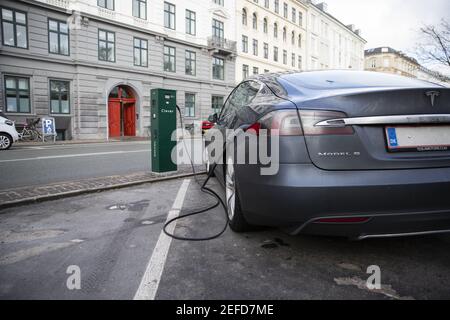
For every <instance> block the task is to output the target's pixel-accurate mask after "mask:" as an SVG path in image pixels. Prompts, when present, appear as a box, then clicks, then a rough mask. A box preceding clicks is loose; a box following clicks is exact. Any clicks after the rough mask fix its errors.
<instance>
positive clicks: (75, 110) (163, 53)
mask: <svg viewBox="0 0 450 320" xmlns="http://www.w3.org/2000/svg"><path fill="white" fill-rule="evenodd" d="M229 2H230V3H228V4H227V6H224V2H223V0H212V1H208V5H207V6H205V1H203V0H192V1H189V2H185V1H181V0H170V1H163V0H152V1H148V0H77V1H72V0H20V1H9V0H5V1H2V2H1V4H0V10H1V13H0V14H1V29H2V32H1V33H0V34H1V40H0V73H1V77H0V82H1V84H0V109H1V110H2V111H3V112H4V113H5V114H6V115H7V116H8V117H9V118H11V119H13V120H16V121H18V122H25V120H26V119H27V118H33V117H43V116H52V117H54V118H55V119H56V127H57V131H58V133H59V135H60V137H61V138H64V139H110V138H120V137H122V136H143V137H145V136H148V134H149V126H150V90H151V89H153V88H166V89H174V90H177V102H178V104H179V105H180V107H181V108H182V109H183V112H184V115H185V117H186V122H190V121H194V120H199V119H204V118H206V117H207V116H208V115H210V114H212V113H213V112H214V111H216V110H218V109H219V108H220V107H221V105H222V102H223V100H224V99H225V98H226V96H227V95H228V94H229V92H230V91H231V90H232V88H233V87H234V85H235V69H234V67H235V55H236V44H235V42H234V41H233V40H232V39H233V38H234V35H235V21H234V17H233V14H234V11H235V9H234V6H233V2H232V1H229Z"/></svg>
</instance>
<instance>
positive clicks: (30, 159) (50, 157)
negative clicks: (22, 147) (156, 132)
mask: <svg viewBox="0 0 450 320" xmlns="http://www.w3.org/2000/svg"><path fill="white" fill-rule="evenodd" d="M141 152H150V149H142V150H131V151H109V152H96V153H79V154H64V155H58V156H46V157H34V158H22V159H8V160H0V163H3V162H18V161H32V160H49V159H63V158H77V157H94V156H104V155H109V154H123V153H141Z"/></svg>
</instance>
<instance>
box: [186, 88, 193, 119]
mask: <svg viewBox="0 0 450 320" xmlns="http://www.w3.org/2000/svg"><path fill="white" fill-rule="evenodd" d="M184 110H185V111H184V115H185V116H186V117H195V94H193V93H186V94H185V106H184Z"/></svg>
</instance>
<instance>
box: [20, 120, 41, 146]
mask: <svg viewBox="0 0 450 320" xmlns="http://www.w3.org/2000/svg"><path fill="white" fill-rule="evenodd" d="M40 121H41V118H28V119H26V123H25V124H17V125H16V129H17V132H18V133H19V140H20V141H42V134H41V133H40V132H39V130H38V129H37V128H36V126H37V124H38V123H39V122H40ZM20 128H21V130H20Z"/></svg>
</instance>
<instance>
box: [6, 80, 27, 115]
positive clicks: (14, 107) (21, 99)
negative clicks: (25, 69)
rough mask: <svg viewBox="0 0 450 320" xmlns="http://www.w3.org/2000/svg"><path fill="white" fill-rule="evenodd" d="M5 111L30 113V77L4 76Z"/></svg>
mask: <svg viewBox="0 0 450 320" xmlns="http://www.w3.org/2000/svg"><path fill="white" fill-rule="evenodd" d="M5 93H6V94H5V95H6V112H13V113H30V111H31V110H30V79H29V78H21V77H10V76H8V77H5Z"/></svg>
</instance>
